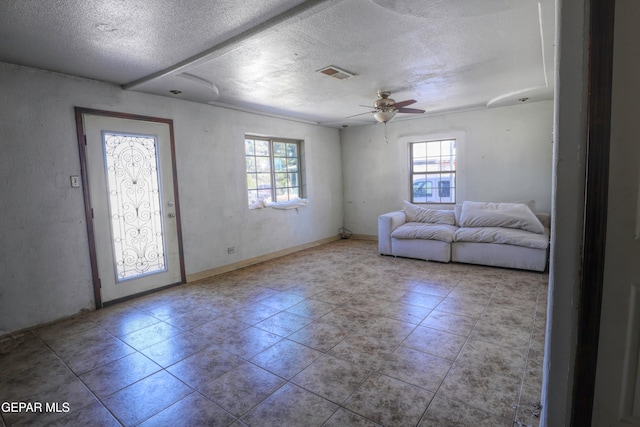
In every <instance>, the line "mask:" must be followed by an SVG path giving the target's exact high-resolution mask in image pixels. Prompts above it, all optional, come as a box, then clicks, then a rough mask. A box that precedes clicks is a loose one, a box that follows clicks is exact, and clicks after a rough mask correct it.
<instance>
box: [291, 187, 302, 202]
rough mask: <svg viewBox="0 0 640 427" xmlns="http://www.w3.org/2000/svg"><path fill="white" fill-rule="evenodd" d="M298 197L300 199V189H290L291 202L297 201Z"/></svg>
mask: <svg viewBox="0 0 640 427" xmlns="http://www.w3.org/2000/svg"><path fill="white" fill-rule="evenodd" d="M296 197H300V190H299V187H292V188H290V189H289V200H292V199H295V198H296Z"/></svg>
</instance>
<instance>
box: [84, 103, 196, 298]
mask: <svg viewBox="0 0 640 427" xmlns="http://www.w3.org/2000/svg"><path fill="white" fill-rule="evenodd" d="M74 110H75V118H76V132H77V135H78V152H79V153H80V177H81V181H82V184H81V185H82V194H83V197H84V212H85V217H86V221H87V236H88V239H89V258H90V262H91V278H92V282H93V295H94V298H95V305H96V310H98V309H100V308H102V307H103V305H104V304H103V302H102V294H101V292H100V277H99V275H98V258H97V252H96V241H95V230H94V221H93V213H92V208H91V206H92V205H91V195H90V194H89V179H88V162H87V152H86V145H87V142H86V136H85V130H84V121H83V120H82V116H83V114H91V115H95V116H103V117H111V118H118V119H129V120H139V121H145V122H153V123H164V124H166V125H168V126H169V138H170V141H169V143H170V146H171V153H170V154H171V166H172V174H173V192H174V199H173V201H174V203H175V206H174V207H175V214H176V218H175V220H176V225H177V233H178V256H179V261H180V282H179V283H177V284H183V283H186V282H187V276H186V272H185V265H184V250H183V246H182V225H181V221H180V200H179V197H178V173H177V170H176V153H175V141H174V136H173V120H171V119H163V118H159V117H149V116H141V115H137V114H128V113H118V112H114V111H105V110H96V109H91V108H83V107H74ZM175 285H176V284H170V285H167V286H163V287H160V288H156V289H152V290H150V291H146V292H142V293H140V294H136V295H131V296H129V297H125V298H121V299H117V300H114V301H109V302H108V304H114V303H117V302H119V301H122V300H125V299H129V298H134V297H137V296H140V295H144V294H147V293H152V292H157V291H159V290H161V289H165V288H167V287H170V286H175Z"/></svg>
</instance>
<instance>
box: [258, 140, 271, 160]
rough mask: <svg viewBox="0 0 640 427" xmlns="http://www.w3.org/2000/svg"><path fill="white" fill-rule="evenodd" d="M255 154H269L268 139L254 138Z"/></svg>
mask: <svg viewBox="0 0 640 427" xmlns="http://www.w3.org/2000/svg"><path fill="white" fill-rule="evenodd" d="M256 156H267V157H268V156H269V141H263V140H260V139H258V140H256Z"/></svg>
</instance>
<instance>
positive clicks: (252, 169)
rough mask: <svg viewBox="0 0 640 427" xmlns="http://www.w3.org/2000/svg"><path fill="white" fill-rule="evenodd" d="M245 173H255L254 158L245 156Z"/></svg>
mask: <svg viewBox="0 0 640 427" xmlns="http://www.w3.org/2000/svg"><path fill="white" fill-rule="evenodd" d="M246 161H247V172H255V171H256V158H255V157H251V156H247V157H246Z"/></svg>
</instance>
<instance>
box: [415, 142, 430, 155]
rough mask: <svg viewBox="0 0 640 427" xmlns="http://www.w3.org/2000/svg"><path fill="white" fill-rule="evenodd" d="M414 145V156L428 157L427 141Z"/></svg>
mask: <svg viewBox="0 0 640 427" xmlns="http://www.w3.org/2000/svg"><path fill="white" fill-rule="evenodd" d="M412 147H413V157H414V158H418V157H427V143H426V142H416V143H414V144H413V145H412Z"/></svg>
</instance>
